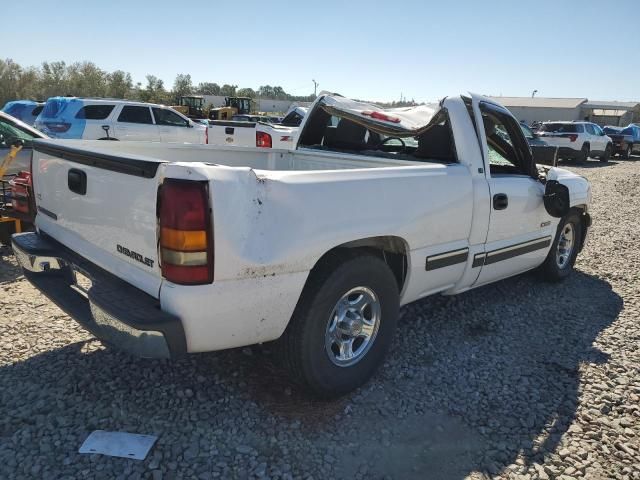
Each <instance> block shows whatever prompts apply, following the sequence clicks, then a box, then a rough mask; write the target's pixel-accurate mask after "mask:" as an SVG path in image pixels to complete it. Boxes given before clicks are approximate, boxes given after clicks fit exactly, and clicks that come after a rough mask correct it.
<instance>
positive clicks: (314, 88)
mask: <svg viewBox="0 0 640 480" xmlns="http://www.w3.org/2000/svg"><path fill="white" fill-rule="evenodd" d="M311 81H312V82H313V96H314V97H315V96H316V93H317V92H318V85H320V84H319V83H318V82H316V81H315V80H311Z"/></svg>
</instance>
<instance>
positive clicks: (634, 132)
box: [604, 124, 640, 159]
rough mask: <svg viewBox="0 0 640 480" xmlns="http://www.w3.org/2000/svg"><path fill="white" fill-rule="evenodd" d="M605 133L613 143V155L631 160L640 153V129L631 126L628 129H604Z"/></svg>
mask: <svg viewBox="0 0 640 480" xmlns="http://www.w3.org/2000/svg"><path fill="white" fill-rule="evenodd" d="M604 132H605V133H606V134H607V135H608V136H609V137H610V138H611V141H612V142H613V152H612V154H613V155H618V154H619V155H620V156H621V157H622V158H626V159H629V158H631V155H632V154H634V153H640V127H636V126H635V125H633V124H631V125H629V126H628V127H624V128H622V127H609V126H607V127H604Z"/></svg>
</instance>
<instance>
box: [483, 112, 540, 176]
mask: <svg viewBox="0 0 640 480" xmlns="http://www.w3.org/2000/svg"><path fill="white" fill-rule="evenodd" d="M480 111H481V112H482V122H483V127H484V133H485V136H486V137H487V150H488V153H489V169H490V173H491V174H492V175H496V174H515V175H530V176H534V175H535V172H534V171H533V161H532V159H531V150H530V149H529V146H528V144H527V143H526V140H525V138H524V135H523V132H522V129H521V127H520V124H519V123H518V122H517V121H516V119H515V118H513V117H512V116H511V115H510V114H509V113H508V112H507V111H506V110H503V109H502V108H500V107H497V106H495V105H491V104H488V103H484V102H483V103H481V104H480Z"/></svg>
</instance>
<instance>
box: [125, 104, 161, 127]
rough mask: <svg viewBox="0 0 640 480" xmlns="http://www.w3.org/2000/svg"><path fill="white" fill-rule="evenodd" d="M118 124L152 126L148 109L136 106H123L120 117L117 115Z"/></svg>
mask: <svg viewBox="0 0 640 480" xmlns="http://www.w3.org/2000/svg"><path fill="white" fill-rule="evenodd" d="M118 122H124V123H144V124H149V125H153V120H152V119H151V111H150V110H149V107H139V106H136V105H125V106H124V107H122V111H121V112H120V115H118Z"/></svg>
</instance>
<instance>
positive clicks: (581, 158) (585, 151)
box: [578, 143, 590, 163]
mask: <svg viewBox="0 0 640 480" xmlns="http://www.w3.org/2000/svg"><path fill="white" fill-rule="evenodd" d="M589 153H590V149H589V145H588V144H586V143H585V144H584V145H582V148H581V149H580V154H579V155H578V163H584V162H586V161H587V159H588V158H589Z"/></svg>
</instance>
